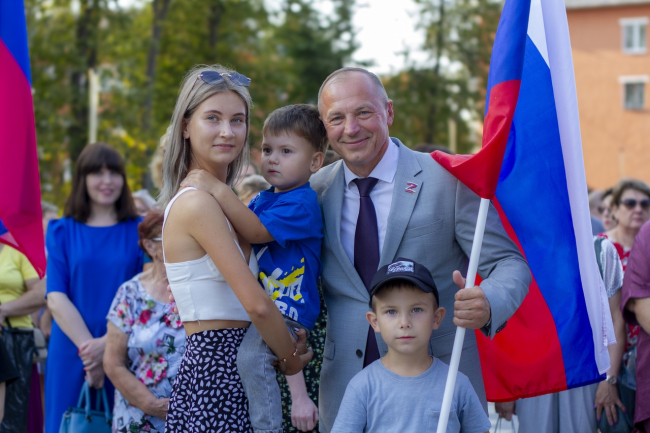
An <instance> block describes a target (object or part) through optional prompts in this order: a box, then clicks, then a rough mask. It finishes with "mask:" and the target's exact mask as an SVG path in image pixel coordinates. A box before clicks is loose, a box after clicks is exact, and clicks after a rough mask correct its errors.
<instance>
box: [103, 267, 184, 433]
mask: <svg viewBox="0 0 650 433" xmlns="http://www.w3.org/2000/svg"><path fill="white" fill-rule="evenodd" d="M140 275H141V274H139V275H136V276H135V277H133V279H131V280H129V281H127V282H125V283H124V284H122V286H120V288H119V290H118V291H117V294H116V295H115V299H113V304H112V305H111V309H110V310H109V313H108V317H107V319H108V320H110V321H111V322H112V323H113V324H114V325H115V326H117V327H118V328H119V329H120V330H121V331H122V332H124V333H125V334H127V335H128V336H129V340H128V343H127V356H128V363H127V368H128V369H129V370H130V371H131V372H132V373H133V374H134V375H135V377H137V378H138V379H139V380H140V381H141V382H142V383H144V384H145V385H147V388H149V391H151V393H152V394H154V395H155V396H156V397H157V398H168V397H169V396H170V395H171V393H172V387H173V384H174V378H175V377H176V374H177V373H178V368H179V366H180V364H181V360H182V358H183V353H184V352H185V330H184V329H183V324H182V322H181V319H180V317H179V316H178V314H175V313H174V312H173V311H172V307H173V304H163V303H162V302H158V301H156V300H155V299H153V298H152V297H151V295H149V294H148V293H147V291H146V290H145V289H144V287H143V286H142V283H140ZM164 430H165V420H163V419H160V418H156V417H153V416H150V415H146V414H145V413H144V412H142V411H141V410H140V409H138V408H137V407H135V406H132V405H131V404H130V403H129V402H128V401H127V400H126V398H124V397H123V396H122V394H121V393H120V392H119V391H118V390H117V389H116V390H115V407H114V409H113V431H114V432H120V433H134V432H152V433H162V432H164Z"/></svg>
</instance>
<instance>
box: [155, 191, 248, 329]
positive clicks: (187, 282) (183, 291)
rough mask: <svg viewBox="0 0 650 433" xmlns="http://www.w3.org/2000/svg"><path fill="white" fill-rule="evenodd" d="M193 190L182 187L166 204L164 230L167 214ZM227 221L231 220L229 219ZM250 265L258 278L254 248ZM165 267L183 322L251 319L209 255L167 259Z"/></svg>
mask: <svg viewBox="0 0 650 433" xmlns="http://www.w3.org/2000/svg"><path fill="white" fill-rule="evenodd" d="M192 189H196V188H183V189H182V190H180V191H179V192H178V194H176V195H175V196H174V198H172V199H171V201H170V202H169V204H168V205H167V208H166V209H165V219H164V222H163V233H164V231H165V223H166V222H167V215H169V210H170V209H171V207H172V205H173V204H174V202H175V201H176V199H177V198H178V197H180V195H181V194H183V193H184V192H186V191H189V190H192ZM226 221H228V220H227V219H226ZM228 227H230V231H232V226H231V225H230V221H228ZM164 242H165V241H164V236H163V258H164V256H165V254H164V251H165V249H164ZM235 243H236V244H237V248H239V251H240V252H241V253H242V256H244V253H243V251H242V250H241V247H240V246H239V244H238V243H237V241H235ZM248 267H249V268H250V270H251V272H252V273H253V275H255V277H256V278H257V273H258V271H259V267H258V265H257V259H256V257H255V253H254V252H253V251H251V258H250V260H249V263H248ZM165 268H166V269H167V279H168V280H169V286H170V287H171V290H172V293H173V294H174V298H175V299H176V306H177V307H178V313H179V314H180V316H181V320H182V321H183V322H194V321H197V320H246V321H250V319H249V317H248V314H247V313H246V310H244V307H243V306H242V304H241V302H239V299H237V296H235V293H234V292H233V291H232V289H231V288H230V286H229V285H228V283H227V282H226V280H225V278H224V277H223V275H222V274H221V272H219V269H217V267H216V266H215V265H214V263H213V262H212V259H211V258H210V256H208V255H207V254H206V255H205V256H203V257H201V258H200V259H196V260H190V261H187V262H178V263H167V261H166V260H165Z"/></svg>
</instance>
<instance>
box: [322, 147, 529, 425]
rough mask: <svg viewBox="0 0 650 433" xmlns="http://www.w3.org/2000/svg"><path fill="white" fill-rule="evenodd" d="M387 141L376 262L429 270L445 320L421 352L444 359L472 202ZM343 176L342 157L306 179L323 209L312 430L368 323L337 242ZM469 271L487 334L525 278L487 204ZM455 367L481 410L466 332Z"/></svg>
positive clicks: (351, 365)
mask: <svg viewBox="0 0 650 433" xmlns="http://www.w3.org/2000/svg"><path fill="white" fill-rule="evenodd" d="M392 140H393V142H395V143H396V144H397V145H398V147H399V164H398V168H397V173H396V176H395V189H394V191H393V201H392V205H391V209H390V212H389V215H388V230H387V233H386V235H385V240H384V245H383V249H382V251H381V256H380V264H379V266H380V267H381V266H383V265H385V264H388V263H390V262H391V261H393V260H394V259H396V258H398V257H404V258H409V259H412V260H415V261H417V262H419V263H421V264H423V265H425V266H426V267H427V268H428V269H429V270H430V271H431V274H432V275H433V279H434V281H435V282H436V285H437V286H438V290H439V292H440V305H441V306H442V307H445V309H446V310H447V316H446V317H445V319H444V320H443V322H442V325H441V326H440V329H438V330H437V331H434V332H433V334H432V336H431V342H430V345H429V350H430V352H431V353H432V354H433V355H434V356H436V357H438V358H440V359H441V360H442V361H443V362H445V363H449V359H450V357H451V350H452V346H453V342H454V335H455V330H456V327H455V326H454V324H453V323H452V318H453V311H454V308H453V305H454V295H455V294H456V291H457V290H458V287H457V286H456V285H455V284H454V282H453V280H452V273H453V271H454V270H460V271H461V272H462V273H463V274H464V273H465V272H466V270H467V266H468V263H469V259H468V257H469V254H470V251H471V247H472V240H473V237H474V227H475V225H476V217H477V215H478V208H479V202H480V198H479V197H478V196H477V195H475V194H474V193H473V192H471V191H470V190H469V189H468V188H467V187H465V186H464V185H463V184H462V183H460V182H459V181H458V180H457V179H456V178H455V177H454V176H452V175H451V174H449V173H448V172H447V171H446V170H445V169H444V168H442V167H441V166H440V165H439V164H438V163H437V162H436V161H435V160H434V159H433V158H431V156H430V155H428V154H423V153H418V152H414V151H412V150H410V149H409V148H407V147H406V146H404V145H403V144H402V143H401V142H400V141H399V140H397V139H395V138H393V139H392ZM344 182H345V180H344V171H343V161H338V162H336V163H334V164H332V165H330V166H328V167H325V168H323V169H321V170H320V171H319V172H318V173H316V174H315V175H314V176H312V178H311V186H312V188H313V189H314V190H315V191H316V192H317V193H318V199H319V202H320V204H321V208H322V211H323V221H324V238H323V248H322V254H321V262H322V269H323V271H322V283H323V294H324V297H325V303H326V306H327V312H328V313H327V336H326V340H325V349H324V354H323V355H324V359H323V366H322V370H321V379H320V396H319V406H320V407H319V410H320V431H321V432H329V431H330V430H331V428H332V426H333V424H334V419H335V418H336V414H337V413H338V409H339V405H340V403H341V400H342V399H343V394H344V393H345V389H346V387H347V385H348V382H349V381H350V379H352V377H353V376H354V375H355V374H357V373H358V372H359V371H361V369H362V368H363V351H364V350H365V347H366V339H367V334H368V326H369V325H368V322H367V321H366V312H367V311H369V307H368V301H369V296H368V292H367V290H366V288H365V286H364V285H363V283H362V281H361V278H360V277H359V275H358V274H357V272H356V270H355V269H354V265H353V263H352V262H351V261H350V259H349V257H348V255H347V254H346V253H345V251H344V249H343V246H342V245H341V238H340V236H341V208H342V203H343V195H344ZM407 182H412V183H415V184H416V185H417V187H415V188H414V189H413V193H412V194H411V193H409V192H407V191H406V188H407ZM478 270H479V274H480V275H481V277H482V278H483V282H482V283H481V287H482V289H483V291H484V292H485V295H486V297H487V299H488V301H489V302H490V307H491V310H492V324H491V329H490V332H489V334H490V336H494V334H495V332H496V330H497V329H498V328H499V326H501V325H502V324H503V323H505V321H506V320H507V319H508V318H510V316H512V314H513V313H514V312H515V310H516V309H517V308H518V307H519V305H520V304H521V302H522V301H523V299H524V297H525V296H526V293H527V292H528V285H529V284H530V282H531V274H530V270H529V268H528V265H527V263H526V261H525V260H524V258H523V257H522V256H521V254H520V253H519V251H518V250H517V247H516V246H515V244H514V243H513V242H512V241H511V240H510V239H509V238H508V236H507V234H506V232H505V230H504V229H503V226H502V225H501V222H500V221H499V217H498V215H497V212H496V210H495V209H494V207H490V211H489V214H488V219H487V224H486V228H485V237H484V240H483V248H482V250H481V259H480V264H479V268H478ZM377 341H378V344H379V351H380V353H381V354H382V356H383V355H385V354H386V352H387V351H388V347H387V346H386V343H384V341H383V340H382V339H381V336H380V334H377ZM460 371H461V372H463V373H464V374H465V375H467V376H468V377H469V379H470V381H471V383H472V385H473V386H474V389H475V390H476V392H477V394H478V396H479V398H480V400H481V402H482V403H483V405H484V407H485V409H486V412H487V403H486V399H485V388H484V386H483V379H482V375H481V367H480V360H479V357H478V350H477V346H476V337H475V335H474V333H473V332H468V333H467V334H466V336H465V342H464V346H463V354H462V357H461V363H460Z"/></svg>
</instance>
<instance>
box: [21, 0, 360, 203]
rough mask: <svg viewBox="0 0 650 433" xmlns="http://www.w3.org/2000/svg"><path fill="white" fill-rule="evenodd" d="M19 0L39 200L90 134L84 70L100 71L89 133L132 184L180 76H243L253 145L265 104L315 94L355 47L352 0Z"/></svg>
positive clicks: (161, 127)
mask: <svg viewBox="0 0 650 433" xmlns="http://www.w3.org/2000/svg"><path fill="white" fill-rule="evenodd" d="M315 1H316V0H284V1H283V2H282V3H281V9H280V10H278V11H269V10H268V9H267V7H266V5H265V2H264V0H140V1H134V2H132V3H130V6H128V7H124V6H122V3H120V2H118V1H116V0H76V1H75V0H26V1H25V4H26V12H27V20H28V23H27V24H28V37H29V45H30V57H31V66H32V76H33V82H32V85H33V88H34V110H35V117H36V129H37V138H38V146H39V157H40V170H41V178H42V179H41V180H42V182H41V183H42V185H43V198H44V199H46V200H50V201H53V202H55V203H58V204H62V202H63V200H64V199H65V197H66V196H67V193H68V191H69V180H70V179H69V173H70V169H71V168H72V167H73V166H74V162H75V161H76V158H77V156H78V155H79V153H80V152H81V150H82V149H83V146H85V144H86V143H87V140H88V79H87V76H88V75H87V72H88V69H89V68H95V69H96V70H97V71H98V73H99V76H100V82H101V93H100V104H99V120H100V122H99V127H98V135H97V136H98V140H100V141H105V142H107V143H109V144H111V145H113V146H114V147H116V148H117V149H118V150H119V151H120V152H121V153H122V154H123V155H124V156H125V159H126V162H127V172H128V176H129V181H130V184H131V187H132V188H133V189H137V188H140V187H142V186H143V185H146V186H149V185H148V184H147V176H146V172H147V166H148V163H149V160H150V158H151V155H152V153H153V151H154V150H155V148H156V145H157V141H158V139H159V137H160V136H161V135H162V134H164V132H165V130H166V128H167V125H168V124H169V120H170V118H171V113H172V111H173V108H174V103H175V100H176V96H177V94H178V89H179V83H180V81H181V79H182V77H183V75H184V74H185V73H186V72H187V71H188V69H190V68H191V67H192V66H193V65H196V64H213V63H220V64H223V65H227V66H231V67H234V68H236V69H237V70H238V71H239V72H241V73H243V74H245V75H247V76H248V77H250V78H251V79H252V84H251V88H250V89H251V94H252V96H253V98H254V100H255V107H254V110H253V111H252V113H251V114H252V118H251V140H250V141H251V145H252V146H256V145H258V144H259V142H260V139H261V126H262V122H263V120H264V118H265V117H266V115H267V114H268V113H269V112H270V111H272V110H273V109H275V108H278V107H280V106H283V105H287V104H292V103H304V102H311V103H315V102H316V95H317V93H318V88H319V86H320V84H321V82H322V81H323V79H324V78H325V77H326V76H327V75H328V74H329V73H330V72H332V71H333V70H335V69H338V68H340V67H342V66H343V65H344V64H345V63H346V62H348V61H349V58H350V56H351V54H352V52H353V51H354V49H355V44H354V37H353V31H352V26H351V15H352V8H353V6H354V4H353V3H354V0H333V1H332V3H333V6H334V13H332V14H327V15H325V14H323V13H322V12H319V11H318V9H317V8H316V5H315Z"/></svg>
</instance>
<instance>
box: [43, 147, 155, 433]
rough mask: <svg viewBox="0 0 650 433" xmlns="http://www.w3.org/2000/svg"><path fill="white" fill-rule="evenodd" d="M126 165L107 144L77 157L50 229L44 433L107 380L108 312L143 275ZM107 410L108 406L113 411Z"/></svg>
mask: <svg viewBox="0 0 650 433" xmlns="http://www.w3.org/2000/svg"><path fill="white" fill-rule="evenodd" d="M139 222H140V218H138V217H137V214H136V211H135V206H134V204H133V199H132V197H131V191H130V190H129V186H128V184H127V181H126V173H125V169H124V161H123V159H122V157H121V156H120V154H119V153H117V151H116V150H115V149H113V148H112V147H110V146H108V145H107V144H104V143H95V144H91V145H88V146H86V148H85V149H84V150H83V152H81V154H80V155H79V159H78V160H77V166H76V169H75V173H74V177H73V180H72V192H71V194H70V197H69V198H68V201H67V203H66V206H65V211H64V217H63V218H61V219H58V220H54V221H51V222H50V225H49V227H48V230H47V238H46V246H47V250H48V254H49V256H48V264H47V303H48V307H49V308H50V310H51V311H52V315H53V316H54V323H53V324H52V334H51V337H50V344H49V355H48V357H47V367H46V373H45V431H46V432H48V433H53V432H57V431H58V429H59V425H60V423H61V417H62V416H63V414H64V412H65V411H66V410H67V409H68V407H69V406H76V404H77V399H78V397H79V392H80V391H81V386H82V385H83V382H84V380H88V382H89V384H90V385H91V386H92V387H94V388H101V387H102V386H104V387H106V391H107V394H108V399H109V402H110V404H111V406H112V401H113V392H114V388H113V386H112V384H111V383H110V382H109V381H108V380H107V379H106V380H105V376H104V369H103V366H102V357H103V355H104V347H105V344H106V314H107V313H108V311H109V308H110V306H111V302H112V301H113V297H114V296H115V293H116V292H117V289H118V287H120V284H122V283H123V282H124V281H126V280H129V279H131V278H132V277H133V276H134V275H136V274H137V273H138V272H140V271H141V270H142V260H143V253H142V250H141V249H140V247H139V246H138V229H137V227H138V223H139ZM111 409H112V407H111Z"/></svg>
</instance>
